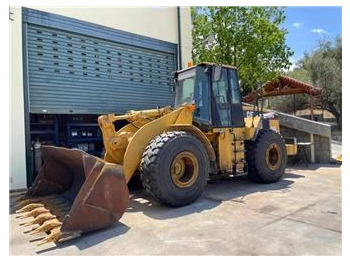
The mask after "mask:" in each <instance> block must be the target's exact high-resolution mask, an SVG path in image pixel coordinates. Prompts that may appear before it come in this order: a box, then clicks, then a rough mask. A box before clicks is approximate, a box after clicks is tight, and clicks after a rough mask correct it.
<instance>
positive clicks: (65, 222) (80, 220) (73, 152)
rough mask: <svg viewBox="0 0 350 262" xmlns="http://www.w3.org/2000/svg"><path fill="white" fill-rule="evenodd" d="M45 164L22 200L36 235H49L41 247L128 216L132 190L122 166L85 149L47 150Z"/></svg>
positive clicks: (21, 206)
mask: <svg viewBox="0 0 350 262" xmlns="http://www.w3.org/2000/svg"><path fill="white" fill-rule="evenodd" d="M42 156H43V166H42V168H41V170H40V171H39V173H38V175H37V177H36V179H35V181H34V183H33V185H32V187H30V188H29V189H28V191H27V193H26V195H25V196H24V197H23V198H22V199H21V200H20V201H19V203H18V206H17V208H18V210H17V211H16V212H17V213H21V216H20V217H21V218H25V217H32V220H31V221H29V222H27V223H26V224H25V225H26V226H29V225H37V227H35V228H33V230H32V233H38V232H47V233H48V236H46V237H45V238H44V239H43V240H42V241H41V242H39V243H38V244H43V243H46V242H52V241H54V242H57V241H60V240H63V239H69V238H72V237H74V236H79V235H80V234H81V233H84V232H89V231H94V230H97V229H101V228H105V227H108V226H110V225H112V224H114V223H116V222H117V221H118V220H119V219H120V218H121V217H122V215H123V214H124V212H125V210H126V208H127V205H128V202H129V191H128V187H127V183H126V180H125V178H124V175H123V169H122V166H121V165H117V164H112V163H108V162H106V161H104V160H102V159H100V158H98V157H95V156H92V155H89V154H87V153H85V152H83V151H81V150H77V149H66V148H60V147H53V146H43V147H42Z"/></svg>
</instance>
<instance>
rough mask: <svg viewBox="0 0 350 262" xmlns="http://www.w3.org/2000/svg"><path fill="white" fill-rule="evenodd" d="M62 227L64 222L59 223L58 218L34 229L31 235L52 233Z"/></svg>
mask: <svg viewBox="0 0 350 262" xmlns="http://www.w3.org/2000/svg"><path fill="white" fill-rule="evenodd" d="M61 225H62V222H61V221H59V220H58V219H57V218H54V219H50V220H47V221H45V222H44V223H43V224H42V225H41V226H39V227H37V228H36V229H34V230H33V231H32V232H30V234H31V235H33V234H36V233H40V232H45V231H50V230H51V229H53V228H55V227H58V226H61Z"/></svg>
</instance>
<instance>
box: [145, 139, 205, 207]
mask: <svg viewBox="0 0 350 262" xmlns="http://www.w3.org/2000/svg"><path fill="white" fill-rule="evenodd" d="M141 179H142V184H143V186H144V188H145V189H146V190H147V191H148V192H149V193H150V194H151V195H152V196H153V197H154V198H155V199H156V200H157V201H159V202H161V203H164V204H167V205H170V206H184V205H187V204H189V203H191V202H193V201H194V200H196V199H197V198H198V197H199V196H200V195H201V194H202V192H203V190H204V188H205V186H206V184H207V180H208V157H207V154H206V150H205V148H204V146H203V145H202V143H201V142H200V141H199V140H198V139H197V138H195V137H194V136H192V135H190V134H188V133H186V132H167V133H164V134H161V135H159V136H157V137H156V138H155V139H153V140H152V141H151V142H150V143H149V145H148V146H147V147H146V149H145V151H144V153H143V155H142V160H141Z"/></svg>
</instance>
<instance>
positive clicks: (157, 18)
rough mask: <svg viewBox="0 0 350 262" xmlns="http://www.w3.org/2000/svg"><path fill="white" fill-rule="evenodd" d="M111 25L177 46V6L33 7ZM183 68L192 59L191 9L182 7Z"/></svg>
mask: <svg viewBox="0 0 350 262" xmlns="http://www.w3.org/2000/svg"><path fill="white" fill-rule="evenodd" d="M30 8H32V9H37V10H40V11H44V12H49V13H53V14H58V15H64V16H67V17H71V18H76V19H79V20H83V21H86V22H91V23H95V24H100V25H104V26H108V27H111V28H114V29H119V30H123V31H127V32H131V33H135V34H139V35H143V36H148V37H152V38H156V39H160V40H164V41H167V42H171V43H176V44H177V43H178V29H177V7H30ZM180 9H181V42H182V63H183V67H186V66H187V62H188V61H189V60H191V58H192V55H191V49H192V35H191V11H190V7H181V8H180Z"/></svg>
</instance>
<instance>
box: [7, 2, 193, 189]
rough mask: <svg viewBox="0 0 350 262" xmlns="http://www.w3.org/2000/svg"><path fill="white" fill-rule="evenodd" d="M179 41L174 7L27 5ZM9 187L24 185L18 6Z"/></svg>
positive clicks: (184, 17)
mask: <svg viewBox="0 0 350 262" xmlns="http://www.w3.org/2000/svg"><path fill="white" fill-rule="evenodd" d="M30 8H32V9H37V10H41V11H45V12H49V13H54V14H58V15H64V16H68V17H71V18H76V19H80V20H83V21H87V22H91V23H96V24H100V25H103V26H107V27H111V28H114V29H118V30H123V31H128V32H131V33H135V34H139V35H143V36H148V37H152V38H156V39H160V40H164V41H168V42H172V43H176V44H178V23H177V7H79V8H78V7H66V8H65V7H30ZM180 10H181V11H180V16H181V40H182V50H181V52H182V65H183V67H186V66H187V62H188V61H189V60H191V58H192V55H191V50H192V36H191V27H192V26H191V12H190V7H181V8H180ZM10 11H11V13H13V14H12V15H11V17H12V20H10V22H9V24H10V25H9V26H10V87H9V88H10V163H9V165H10V174H9V177H10V190H12V189H21V188H25V187H26V160H25V136H24V130H25V129H24V99H23V70H22V20H21V8H20V7H10Z"/></svg>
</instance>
